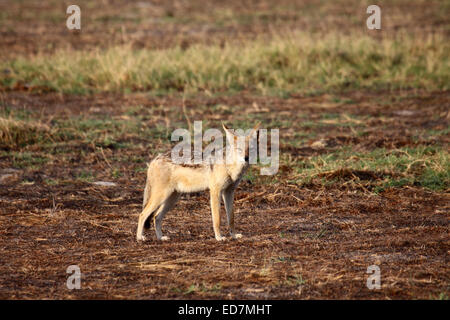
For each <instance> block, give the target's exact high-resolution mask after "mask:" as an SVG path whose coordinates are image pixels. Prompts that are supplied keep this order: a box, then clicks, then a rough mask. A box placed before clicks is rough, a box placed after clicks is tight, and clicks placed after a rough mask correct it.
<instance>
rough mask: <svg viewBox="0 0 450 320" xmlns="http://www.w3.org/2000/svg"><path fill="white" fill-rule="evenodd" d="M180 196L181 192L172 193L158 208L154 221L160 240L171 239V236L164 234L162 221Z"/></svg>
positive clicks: (157, 236)
mask: <svg viewBox="0 0 450 320" xmlns="http://www.w3.org/2000/svg"><path fill="white" fill-rule="evenodd" d="M179 198H180V194H179V193H177V192H174V193H172V194H171V195H170V196H169V197H168V198H167V200H166V201H165V202H164V203H163V204H162V205H161V207H160V208H159V209H158V211H157V212H156V214H155V215H154V216H153V221H154V225H155V231H156V238H157V239H158V240H169V237H167V236H163V235H162V231H161V223H162V220H163V219H164V216H165V215H166V213H167V212H169V210H170V209H172V208H173V207H174V205H175V203H176V202H177V200H178V199H179Z"/></svg>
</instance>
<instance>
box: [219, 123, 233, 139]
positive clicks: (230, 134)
mask: <svg viewBox="0 0 450 320" xmlns="http://www.w3.org/2000/svg"><path fill="white" fill-rule="evenodd" d="M222 127H223V130H225V134H226V136H227V140H228V142H229V143H231V144H233V143H234V140H235V135H234V134H233V132H232V131H231V130H230V129H229V128H228V127H227V126H226V125H225V123H223V122H222Z"/></svg>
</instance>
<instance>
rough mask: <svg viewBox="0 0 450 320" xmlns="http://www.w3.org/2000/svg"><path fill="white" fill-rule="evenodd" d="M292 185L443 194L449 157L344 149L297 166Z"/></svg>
mask: <svg viewBox="0 0 450 320" xmlns="http://www.w3.org/2000/svg"><path fill="white" fill-rule="evenodd" d="M295 167H296V168H295V170H296V171H297V175H296V179H294V181H293V182H295V183H297V184H300V185H304V184H309V183H312V182H315V183H320V184H324V185H328V184H335V183H338V182H340V183H342V182H348V181H353V182H354V183H358V184H361V185H363V186H364V187H365V188H368V189H370V190H373V191H374V192H381V191H383V190H384V189H386V188H392V187H404V186H407V185H410V186H412V185H415V186H421V187H424V188H427V189H430V190H436V191H443V190H447V189H448V188H449V186H450V157H449V153H448V151H447V150H446V149H444V148H441V147H438V146H434V147H423V146H421V147H416V148H402V149H398V150H386V149H383V148H380V149H375V150H372V151H370V152H366V153H363V152H354V151H352V150H351V148H344V149H341V150H340V151H336V152H333V153H330V154H326V155H320V156H314V157H311V158H308V159H305V160H304V161H298V162H296V163H295Z"/></svg>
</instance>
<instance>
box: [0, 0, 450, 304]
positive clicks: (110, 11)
mask: <svg viewBox="0 0 450 320" xmlns="http://www.w3.org/2000/svg"><path fill="white" fill-rule="evenodd" d="M81 2H82V1H81ZM51 3H52V2H47V4H44V2H29V4H28V5H29V6H30V9H29V10H30V11H27V10H24V8H23V6H22V5H20V6H19V4H18V2H17V3H16V2H11V1H9V2H8V1H3V2H0V11H2V12H3V11H4V9H5V8H6V7H7V12H8V13H9V16H7V17H6V18H5V17H4V19H5V20H4V21H5V23H4V24H3V25H2V27H1V35H0V48H1V49H0V54H1V56H2V57H8V56H11V55H13V54H34V53H36V52H48V51H53V50H55V49H57V48H73V49H91V48H95V47H102V46H109V45H111V44H120V43H122V42H123V43H125V42H130V41H131V40H130V39H132V42H133V45H135V46H138V47H139V46H141V47H147V46H148V47H153V46H170V45H173V44H174V43H180V42H183V41H185V43H186V45H189V43H191V42H196V41H206V40H205V39H208V38H211V37H212V36H211V35H217V39H221V38H223V39H228V38H232V37H234V35H235V34H239V35H242V36H243V37H251V36H252V35H253V36H254V35H257V34H264V33H265V32H269V31H270V30H271V28H272V27H274V25H272V24H268V23H267V21H268V20H269V21H278V24H279V25H277V26H278V27H279V28H292V27H293V26H295V27H297V28H303V27H305V28H309V29H308V30H312V31H320V28H321V27H323V25H322V24H321V23H319V22H317V23H316V24H306V25H305V22H304V21H302V20H300V19H299V17H298V16H296V14H295V13H292V14H291V15H290V16H283V15H282V14H281V13H279V15H280V16H279V17H278V18H277V19H274V18H273V17H267V16H265V15H264V14H265V12H273V10H272V8H271V7H270V4H268V2H267V1H261V2H258V3H259V4H258V8H259V9H258V10H259V11H260V12H261V14H260V15H258V18H255V17H254V16H253V15H250V12H252V10H253V11H254V7H251V6H250V7H246V6H245V5H242V6H239V4H240V3H241V1H229V2H227V3H230V4H228V5H219V4H217V3H212V2H211V7H209V6H202V5H201V4H199V3H197V2H192V4H190V5H187V4H186V3H185V2H178V1H175V2H170V5H169V4H167V5H162V4H160V3H159V2H158V1H152V3H153V5H154V8H153V9H155V8H157V10H156V9H155V10H153V11H152V12H153V15H154V16H150V15H147V14H146V12H147V11H145V10H147V9H148V8H147V7H146V4H145V3H144V2H142V4H141V6H142V8H141V9H142V10H144V11H133V10H134V9H135V7H133V8H132V9H133V10H132V9H129V7H128V6H131V4H130V5H127V4H124V3H125V2H120V1H117V2H116V1H102V3H103V5H104V6H105V10H103V11H101V14H100V13H98V15H99V16H98V17H92V16H89V17H88V19H92V21H96V23H99V24H100V23H106V25H108V26H110V28H109V29H108V30H110V31H111V35H110V36H105V37H104V36H102V33H100V32H97V31H96V30H98V29H97V28H95V25H90V26H89V25H87V26H86V31H83V33H82V34H79V35H77V34H76V33H72V34H70V36H69V37H67V36H66V35H65V32H66V31H65V30H64V28H65V26H64V25H62V26H59V29H56V28H55V26H56V25H59V24H60V21H64V19H65V17H66V16H65V15H64V16H63V17H62V18H61V17H59V16H57V15H56V13H55V12H58V10H59V9H60V7H62V8H63V9H64V8H65V5H62V4H61V5H59V6H56V5H55V6H53V5H50V4H51ZM82 3H84V2H82ZM114 3H115V4H116V6H113V4H114ZM139 3H141V2H139ZM161 3H163V2H162V1H161ZM164 3H166V2H164ZM208 3H210V2H208ZM221 3H222V2H221ZM289 3H290V4H292V2H289ZM311 3H312V4H311ZM318 3H319V2H318V1H317V2H315V1H304V2H298V3H297V2H295V3H294V7H295V8H297V9H298V10H299V11H301V10H306V9H307V8H308V4H310V5H319V4H318ZM320 3H323V2H320ZM322 5H323V6H324V8H323V10H322V11H321V12H322V14H324V13H331V12H334V13H335V14H334V15H331V14H330V15H325V16H327V17H328V18H327V19H328V20H327V21H328V23H334V24H335V26H337V25H339V24H343V25H344V21H346V17H348V15H351V14H352V11H351V9H350V8H354V7H339V6H337V5H329V6H327V5H324V4H322ZM405 6H406V4H405ZM280 7H282V6H281V5H279V8H280ZM211 8H215V9H217V8H221V10H222V11H217V12H222V13H223V12H225V13H226V12H228V11H227V10H231V9H233V10H234V11H233V12H238V13H240V19H241V20H239V19H238V20H236V21H237V22H236V21H234V20H233V21H234V22H230V23H229V24H228V23H226V22H224V23H223V24H218V22H212V21H210V20H208V19H211V18H210V17H208V12H210V9H211ZM230 8H231V9H230ZM288 8H289V7H288ZM402 8H403V5H399V6H397V7H395V8H394V9H395V10H394V11H393V12H396V15H395V17H391V18H392V19H390V20H388V24H387V26H388V27H389V28H391V30H393V29H396V28H402V27H405V28H406V27H407V26H408V25H410V26H412V25H416V24H414V23H413V18H417V19H419V20H420V19H422V20H421V21H426V22H427V24H426V26H425V28H428V29H427V30H432V29H433V28H439V27H440V26H441V25H442V24H443V23H445V18H443V17H442V16H441V15H439V14H436V11H438V9H439V7H438V5H437V4H436V2H432V4H430V5H426V2H421V4H415V5H414V6H413V8H412V9H411V8H410V10H411V11H410V12H409V15H407V19H406V18H405V19H403V20H402V19H401V16H400V13H401V12H402V11H401V10H402ZM33 10H38V12H40V15H37V16H36V15H33V14H31V12H33ZM130 10H131V11H130ZM148 10H149V12H150V9H148ZM188 10H191V11H192V12H194V13H195V14H193V15H190V17H191V19H188V20H187V21H185V23H180V24H179V25H178V24H176V23H172V22H171V21H172V20H171V19H175V18H174V17H180V16H181V17H182V16H183V15H184V14H185V13H186V12H188ZM287 11H289V10H287ZM299 11H295V10H292V12H299ZM27 12H28V13H27ZM115 12H125V13H130V12H138V13H139V14H138V13H136V14H137V16H134V15H132V14H131V13H130V14H129V15H123V16H122V17H125V18H123V19H122V20H120V21H117V20H115V19H114V17H115V15H114V14H115ZM215 12H216V11H215ZM217 12H216V14H219V13H217ZM222 13H221V14H222ZM225 13H223V14H224V15H225V17H226V14H225ZM54 15H56V18H54V19H52V18H51V17H52V16H54ZM275 15H276V14H275ZM144 16H145V19H144V18H143V17H144ZM248 16H250V17H251V19H250V18H248ZM17 17H22V20H20V21H21V22H20V23H19V22H17V21H19V20H17V19H18V18H17ZM108 17H109V18H108ZM245 17H247V18H248V19H250V22H249V21H247V20H244V22H245V23H244V22H242V19H244V18H245ZM333 17H334V18H333ZM142 19H144V20H142ZM12 21H16V22H17V24H16V25H14V24H13V22H12ZM88 21H90V20H88ZM142 21H143V22H142ZM205 21H206V22H205ZM314 21H318V20H314ZM396 21H397V22H398V24H396ZM402 21H403V22H402ZM41 22H42V23H41ZM119 22H121V23H119ZM165 23H168V24H169V25H170V29H169V31H167V29H164V24H165ZM274 23H275V22H274ZM324 23H325V22H324ZM353 23H354V24H358V23H359V22H358V21H353ZM401 23H403V25H402V24H401ZM143 26H145V27H143ZM201 26H203V27H201ZM205 26H207V27H205ZM39 28H41V29H42V30H40V29H39ZM161 30H164V31H165V32H168V33H165V34H164V36H162V31H161ZM37 32H39V34H42V38H40V39H38V37H37V36H36V33H37ZM343 32H345V29H344V30H343ZM76 37H78V38H76ZM158 39H160V40H158ZM0 94H1V97H0V101H1V103H2V105H4V106H8V107H9V108H12V109H15V110H22V111H23V110H26V111H29V112H32V113H33V114H36V115H39V118H40V119H43V120H45V121H47V122H48V123H51V121H52V120H53V119H70V118H74V117H78V116H83V117H91V116H92V117H100V116H102V117H103V116H108V117H111V118H114V119H122V120H123V119H125V120H126V119H127V118H126V117H129V116H130V110H133V111H132V112H133V116H135V117H141V119H142V121H143V122H142V126H150V127H151V126H156V125H161V126H168V127H173V122H177V121H178V122H182V121H183V119H184V118H183V111H182V105H183V99H182V98H181V97H180V96H179V95H176V94H174V95H167V96H156V95H151V94H147V93H129V94H119V93H111V94H109V93H99V94H93V95H89V96H77V95H63V94H57V93H36V92H27V91H26V90H24V89H23V88H20V90H15V91H8V92H0ZM184 103H185V104H186V106H187V107H188V109H189V110H190V114H189V115H190V117H191V118H192V119H196V118H200V117H201V119H203V120H206V121H211V122H217V123H219V122H218V121H219V120H223V121H229V122H230V123H232V121H233V120H234V119H241V120H243V119H247V118H248V117H249V115H250V116H255V114H256V115H257V117H258V118H260V119H265V120H266V121H269V122H270V121H276V120H277V121H280V124H279V125H278V126H277V127H278V128H280V142H281V148H280V153H281V154H283V155H285V156H287V157H290V158H291V159H296V160H298V161H302V159H307V158H308V157H311V156H314V155H321V154H328V153H330V152H333V151H335V150H339V149H340V148H342V147H348V146H350V147H351V148H353V149H354V150H358V151H370V150H373V149H374V148H386V149H388V150H396V149H398V148H401V147H405V146H418V145H424V146H427V145H441V146H448V144H449V139H450V136H449V134H448V133H447V134H443V135H439V136H434V137H433V139H428V138H427V137H426V136H424V135H421V134H419V135H417V132H419V133H420V132H424V130H443V129H446V128H448V125H449V116H448V110H449V106H450V92H448V91H443V92H422V91H420V90H402V91H395V92H392V91H385V92H376V93H374V92H369V91H364V90H349V92H346V93H340V94H320V95H315V96H302V95H298V96H296V95H295V94H291V95H290V96H289V97H286V98H280V97H272V96H270V97H262V96H256V95H254V94H252V93H250V92H241V93H238V94H234V95H208V94H206V93H205V94H203V93H202V94H198V95H195V96H190V97H187V98H186V99H185V102H184ZM135 106H142V107H143V108H138V109H134V108H135ZM255 106H256V107H255ZM152 108H153V109H155V108H156V109H157V110H158V111H157V112H153V113H152V114H151V116H150V115H149V114H148V113H147V111H146V110H148V109H152ZM324 114H332V115H337V117H339V116H340V115H344V114H345V115H348V116H352V117H355V119H364V121H365V124H364V126H363V127H362V129H361V130H363V133H364V134H359V133H358V132H355V131H354V130H355V129H354V128H353V127H352V126H339V125H329V126H321V127H312V128H309V129H308V128H305V127H304V126H302V123H303V122H304V121H309V122H312V123H314V122H315V121H318V120H319V119H322V116H323V115H324ZM284 120H289V124H292V123H294V125H293V126H291V125H284V124H283V121H284ZM308 130H309V131H313V133H314V135H311V136H308V138H307V139H306V140H305V141H304V142H303V143H301V144H300V145H294V144H292V143H290V141H291V139H294V136H295V134H296V133H298V132H302V131H306V132H308ZM318 140H320V141H323V142H324V145H323V146H322V147H319V148H317V147H313V146H312V144H313V142H314V141H318ZM120 142H121V143H126V144H127V145H131V146H132V147H129V148H117V147H114V146H109V147H108V146H105V147H104V148H103V149H101V151H99V149H98V148H96V146H95V145H91V144H88V143H85V142H83V141H80V140H77V139H74V140H73V141H72V142H68V143H66V144H60V145H59V146H58V148H60V149H61V150H48V149H41V148H40V146H39V145H30V146H28V147H27V148H26V150H25V151H26V152H30V153H32V154H35V153H41V154H45V153H48V154H47V156H48V157H49V159H50V161H48V162H46V163H45V164H43V165H39V166H34V167H29V168H28V167H15V165H14V159H13V157H12V156H10V155H8V152H13V151H17V150H9V149H7V148H5V149H3V150H2V151H3V153H2V155H1V156H0V173H1V174H8V173H9V174H11V179H10V180H8V181H7V182H5V183H4V184H1V185H0V212H1V214H0V235H1V236H0V299H93V298H97V299H439V298H442V297H447V298H448V292H449V289H450V263H449V262H450V258H449V257H450V255H449V254H450V237H449V213H450V210H449V209H450V201H449V200H450V195H449V193H448V190H444V191H439V192H438V191H431V190H428V189H426V188H422V187H420V186H404V187H400V188H387V189H386V190H384V191H382V192H379V193H374V192H372V190H368V189H367V188H366V187H365V185H364V183H362V184H355V183H353V182H352V181H353V180H351V179H346V178H345V177H343V178H342V179H338V180H337V181H335V182H334V183H329V184H325V185H324V184H317V183H314V182H312V183H310V184H307V185H303V186H301V187H300V186H298V185H297V184H294V183H291V182H290V179H291V178H292V177H294V176H295V174H296V173H295V172H292V169H291V168H290V167H289V166H288V165H286V164H283V163H282V162H281V163H280V169H279V172H278V174H277V175H276V176H274V177H269V178H265V179H264V180H262V182H263V183H255V182H254V181H251V180H245V181H243V182H242V183H241V185H240V187H239V189H238V190H237V193H236V201H235V210H236V215H235V220H236V224H237V229H238V230H239V232H241V233H242V234H243V235H244V237H243V238H242V239H239V240H228V241H225V242H220V243H218V242H217V241H216V240H215V239H214V237H213V231H212V224H211V214H210V208H209V197H208V194H207V193H201V194H192V195H185V196H183V197H182V198H181V199H180V201H179V202H178V204H177V205H176V207H175V208H174V209H173V210H172V211H171V212H170V213H169V214H168V215H167V216H166V218H165V220H164V223H163V230H164V232H165V233H166V234H167V235H168V236H170V238H171V240H170V241H168V242H158V241H157V240H156V238H155V235H154V231H153V229H151V230H150V231H147V232H148V233H147V238H148V240H147V241H146V242H145V243H137V242H136V240H135V231H136V227H137V218H138V214H139V213H140V210H141V205H142V193H143V188H144V183H145V172H144V171H143V170H142V168H145V162H147V161H149V160H150V159H151V155H150V154H153V153H154V150H155V149H158V150H169V148H170V145H169V144H167V143H165V142H164V140H162V139H159V140H157V141H156V140H154V139H153V138H152V137H149V136H139V135H133V134H130V135H124V136H123V137H122V138H121V141H120ZM22 151H24V150H20V152H22ZM133 157H140V159H145V161H144V162H142V161H136V162H135V161H131V160H130V159H133ZM31 161H32V160H31ZM112 168H114V169H116V170H118V171H119V172H120V174H118V175H112V174H111V172H112V170H111V169H112ZM84 171H89V172H94V174H93V175H94V178H95V179H94V180H95V181H111V182H114V183H115V184H116V185H115V186H110V187H104V186H96V185H94V184H93V183H92V182H90V181H87V180H82V179H78V178H77V177H79V176H80V172H84ZM359 178H360V180H362V181H364V180H365V179H366V180H371V179H376V177H375V176H368V177H359ZM52 181H57V183H51V182H52ZM256 181H259V180H256ZM260 182H261V181H260ZM222 211H223V208H222ZM222 213H224V212H222ZM226 231H227V226H226V223H225V219H224V217H222V232H226ZM70 265H78V266H79V267H80V269H81V272H82V279H81V289H79V290H68V289H67V286H66V281H67V278H68V277H69V276H70V275H69V274H68V273H66V270H67V267H68V266H70ZM370 265H378V266H379V267H380V272H381V289H378V290H369V289H368V288H367V286H366V281H367V278H368V277H369V274H367V268H368V267H369V266H370Z"/></svg>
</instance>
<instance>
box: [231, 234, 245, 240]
mask: <svg viewBox="0 0 450 320" xmlns="http://www.w3.org/2000/svg"><path fill="white" fill-rule="evenodd" d="M231 237H232V238H233V239H240V238H242V234H240V233H234V234H232V235H231Z"/></svg>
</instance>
